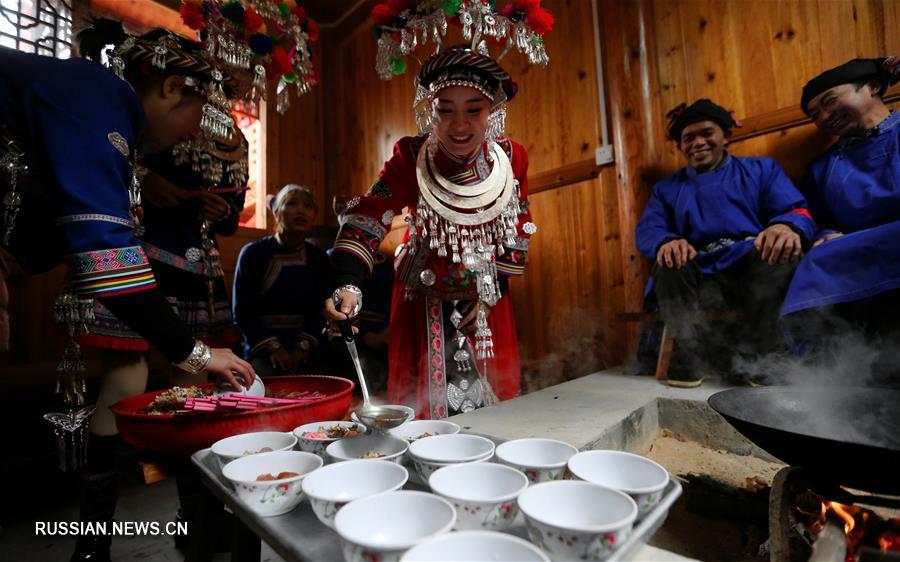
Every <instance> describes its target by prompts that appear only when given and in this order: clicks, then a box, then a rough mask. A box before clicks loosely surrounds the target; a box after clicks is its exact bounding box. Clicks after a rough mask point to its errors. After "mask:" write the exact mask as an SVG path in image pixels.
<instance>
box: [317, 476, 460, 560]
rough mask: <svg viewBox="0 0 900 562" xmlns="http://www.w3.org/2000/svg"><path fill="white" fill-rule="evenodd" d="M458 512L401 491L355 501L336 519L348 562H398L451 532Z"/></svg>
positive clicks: (445, 503)
mask: <svg viewBox="0 0 900 562" xmlns="http://www.w3.org/2000/svg"><path fill="white" fill-rule="evenodd" d="M455 521H456V510H455V509H453V506H452V505H450V502H448V501H447V500H445V499H444V498H441V497H438V496H436V495H434V494H429V493H426V492H413V491H407V490H400V491H397V492H387V493H384V494H376V495H374V496H368V497H365V498H361V499H358V500H355V501H352V502H350V503H348V504H347V505H345V506H344V507H343V508H341V510H340V511H338V513H337V515H336V516H335V518H334V530H335V531H337V533H338V535H340V536H341V539H342V550H343V553H344V560H345V561H346V562H371V561H373V560H377V561H378V562H398V561H399V560H400V557H401V556H403V554H404V553H405V552H406V551H407V550H408V549H410V548H412V547H413V546H415V545H417V544H419V543H420V542H424V541H426V540H428V539H430V538H433V537H435V536H438V535H441V534H443V533H446V532H448V531H449V530H450V529H451V528H452V527H453V523H454V522H455Z"/></svg>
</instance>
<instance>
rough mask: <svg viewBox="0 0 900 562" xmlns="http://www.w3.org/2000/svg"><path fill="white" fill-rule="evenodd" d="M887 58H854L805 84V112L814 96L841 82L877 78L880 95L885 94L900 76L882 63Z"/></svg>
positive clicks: (802, 98) (803, 100) (802, 104)
mask: <svg viewBox="0 0 900 562" xmlns="http://www.w3.org/2000/svg"><path fill="white" fill-rule="evenodd" d="M884 61H885V59H883V58H882V59H853V60H850V61H847V62H845V63H844V64H842V65H840V66H836V67H834V68H832V69H829V70H826V71H825V72H823V73H822V74H819V75H818V76H816V77H815V78H813V79H812V80H810V81H809V82H807V83H806V85H805V86H803V95H802V96H801V97H800V107H802V108H803V111H804V112H805V113H807V114H808V113H809V110H808V109H807V105H809V102H810V101H812V99H813V98H815V97H816V96H818V95H819V94H821V93H822V92H825V91H828V90H830V89H831V88H834V87H835V86H840V85H841V84H853V83H856V82H867V81H869V80H877V81H878V82H879V83H880V84H881V90H880V91H879V95H881V96H883V95H884V91H885V90H887V88H888V86H891V85H893V84H896V83H897V81H898V80H900V76H898V75H897V74H892V73H891V72H890V71H889V70H888V69H886V68H885V66H884V64H882V63H883V62H884Z"/></svg>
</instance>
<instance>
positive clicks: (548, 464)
mask: <svg viewBox="0 0 900 562" xmlns="http://www.w3.org/2000/svg"><path fill="white" fill-rule="evenodd" d="M577 452H578V449H576V448H575V447H574V446H572V445H569V444H568V443H566V442H564V441H558V440H556V439H544V438H540V437H529V438H526V439H514V440H513V441H507V442H506V443H501V444H500V445H497V460H498V461H500V462H501V463H503V464H505V465H507V466H511V467H513V468H516V469H518V470H521V471H522V472H524V473H525V476H527V477H528V480H529V481H531V482H532V483H536V482H550V481H553V480H562V479H563V478H564V477H565V474H566V463H567V462H569V459H570V458H571V457H572V456H573V455H574V454H575V453H577Z"/></svg>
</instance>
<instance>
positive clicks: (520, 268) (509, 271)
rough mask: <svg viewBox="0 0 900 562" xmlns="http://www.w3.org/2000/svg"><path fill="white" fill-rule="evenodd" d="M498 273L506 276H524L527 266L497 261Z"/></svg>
mask: <svg viewBox="0 0 900 562" xmlns="http://www.w3.org/2000/svg"><path fill="white" fill-rule="evenodd" d="M497 273H503V274H504V275H522V274H523V273H525V264H524V263H523V264H518V263H509V262H505V261H500V260H497Z"/></svg>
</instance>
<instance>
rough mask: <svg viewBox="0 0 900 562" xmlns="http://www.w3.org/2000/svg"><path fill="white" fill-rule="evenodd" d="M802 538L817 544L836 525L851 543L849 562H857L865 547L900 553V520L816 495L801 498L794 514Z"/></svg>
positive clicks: (804, 495) (806, 494) (799, 496)
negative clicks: (829, 524) (830, 527)
mask: <svg viewBox="0 0 900 562" xmlns="http://www.w3.org/2000/svg"><path fill="white" fill-rule="evenodd" d="M791 515H792V516H793V518H794V520H795V521H796V523H797V527H798V530H799V531H801V533H800V534H801V536H803V537H804V539H806V540H807V541H808V542H810V543H812V542H814V541H815V540H816V539H817V538H818V536H819V535H820V534H821V533H822V531H823V529H824V528H825V526H826V525H827V524H828V523H829V522H832V523H835V524H837V525H838V526H839V527H840V528H843V530H844V535H845V537H846V539H847V552H846V558H845V562H856V560H857V559H858V553H859V550H860V549H861V548H862V547H866V546H868V547H871V548H875V549H879V550H881V551H884V552H900V518H893V519H889V518H886V517H882V516H881V515H880V514H878V513H876V512H874V511H872V510H871V509H867V508H864V507H860V506H857V505H846V504H842V503H839V502H836V501H830V500H827V499H824V498H822V497H821V496H819V495H817V494H815V493H813V492H805V493H802V494H799V495H798V496H797V505H796V506H795V507H794V509H793V510H792V512H791Z"/></svg>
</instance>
